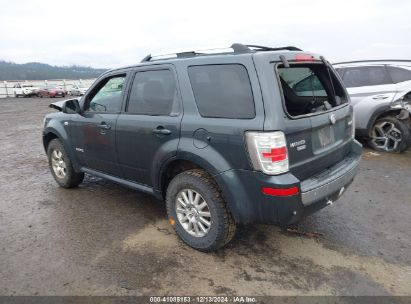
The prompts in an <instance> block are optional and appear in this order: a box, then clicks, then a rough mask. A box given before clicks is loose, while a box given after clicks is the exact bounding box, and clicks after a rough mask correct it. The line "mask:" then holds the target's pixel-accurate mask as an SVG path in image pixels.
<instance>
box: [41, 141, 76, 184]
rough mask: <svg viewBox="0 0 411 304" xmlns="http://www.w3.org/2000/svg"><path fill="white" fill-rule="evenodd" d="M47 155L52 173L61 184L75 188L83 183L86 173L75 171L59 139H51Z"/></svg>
mask: <svg viewBox="0 0 411 304" xmlns="http://www.w3.org/2000/svg"><path fill="white" fill-rule="evenodd" d="M47 157H48V161H49V168H50V171H51V174H52V175H53V177H54V179H55V181H56V182H57V184H59V186H61V187H63V188H73V187H77V186H78V185H79V184H81V182H82V181H83V179H84V173H77V172H76V171H74V168H73V166H72V164H71V160H70V158H69V156H68V154H67V153H66V150H65V149H64V146H63V144H62V143H61V141H60V140H59V139H53V140H52V141H50V143H49V145H48V147H47ZM56 167H57V168H56Z"/></svg>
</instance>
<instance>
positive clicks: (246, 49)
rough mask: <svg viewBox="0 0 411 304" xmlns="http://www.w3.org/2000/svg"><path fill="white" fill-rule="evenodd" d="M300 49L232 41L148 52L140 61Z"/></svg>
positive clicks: (297, 49)
mask: <svg viewBox="0 0 411 304" xmlns="http://www.w3.org/2000/svg"><path fill="white" fill-rule="evenodd" d="M282 50H287V51H302V50H301V49H299V48H297V47H295V46H286V47H277V48H272V47H268V46H261V45H252V44H249V45H244V44H241V43H233V44H232V45H231V46H230V47H223V48H221V47H220V48H205V49H200V50H185V51H178V52H171V53H164V54H153V55H152V54H148V55H147V56H146V57H144V58H143V60H141V62H149V61H154V60H163V59H175V58H187V57H195V56H199V55H213V54H214V55H215V54H230V53H233V54H241V53H251V52H256V51H282Z"/></svg>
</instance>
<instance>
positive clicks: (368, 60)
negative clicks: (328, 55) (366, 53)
mask: <svg viewBox="0 0 411 304" xmlns="http://www.w3.org/2000/svg"><path fill="white" fill-rule="evenodd" d="M381 61H384V62H411V60H409V59H366V60H354V61H343V62H335V63H333V64H350V63H362V62H381Z"/></svg>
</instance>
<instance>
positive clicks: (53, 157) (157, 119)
mask: <svg viewBox="0 0 411 304" xmlns="http://www.w3.org/2000/svg"><path fill="white" fill-rule="evenodd" d="M210 52H211V54H209V53H210ZM305 75H313V77H314V81H318V83H319V84H320V85H321V87H318V88H317V89H316V91H318V93H316V94H315V95H314V96H305V95H304V94H300V93H299V92H298V91H296V90H295V89H293V88H292V87H291V86H290V84H292V83H294V82H295V80H296V79H302V78H303V77H304V76H305ZM177 79H178V81H177ZM50 106H51V107H52V108H54V109H57V110H59V111H61V112H59V113H51V114H48V115H47V116H46V117H45V120H44V130H43V144H44V148H45V150H46V153H47V156H48V160H49V165H50V171H51V174H52V175H53V177H54V179H55V180H56V182H57V183H58V184H59V185H60V186H61V187H65V188H71V187H75V186H77V185H79V184H80V183H81V182H82V180H83V178H84V173H88V174H91V175H95V176H99V177H102V178H105V179H108V180H111V181H115V182H118V183H120V184H122V185H125V186H128V187H130V188H133V189H137V190H140V191H143V192H146V193H149V194H152V195H154V196H155V197H157V198H159V199H162V200H165V201H166V205H167V213H168V218H169V222H170V224H171V225H172V226H173V227H174V229H175V231H176V233H177V234H178V235H179V236H180V237H181V239H182V240H183V241H184V242H186V243H187V244H188V245H190V246H192V247H193V248H196V249H198V250H202V251H210V250H215V249H217V248H220V247H221V246H224V245H225V244H227V243H228V242H229V241H230V240H231V239H232V238H233V236H234V234H235V231H236V226H237V225H238V224H247V223H265V224H280V225H282V226H286V225H288V224H290V223H295V222H297V221H298V220H300V219H301V218H302V217H304V216H306V215H308V214H310V213H312V212H314V211H316V210H319V209H321V208H323V207H325V206H327V205H330V204H331V203H332V202H333V201H335V200H337V199H338V198H339V197H340V196H341V195H342V193H343V192H344V190H345V189H346V188H347V187H348V186H349V185H350V183H351V182H352V180H353V179H354V176H355V175H356V172H357V169H358V165H359V161H360V155H361V150H362V149H361V145H360V144H359V143H358V142H357V141H356V140H355V139H354V121H353V109H352V106H351V105H350V103H349V97H348V94H347V92H346V90H345V88H344V86H343V85H342V83H341V82H340V80H339V77H338V76H337V74H336V72H335V70H334V69H333V67H332V66H331V65H330V64H329V63H328V62H327V61H326V60H325V59H324V58H323V57H320V56H319V55H316V54H309V53H306V52H303V51H302V50H300V49H298V48H295V47H281V48H270V47H261V46H245V45H242V44H233V45H232V46H231V48H230V49H229V50H227V49H226V50H220V53H218V50H212V51H208V52H207V51H206V50H202V51H191V52H184V53H176V54H171V55H161V56H151V55H149V56H147V57H146V58H145V59H143V61H142V62H141V63H140V64H137V65H135V66H131V67H126V68H120V69H115V70H111V71H108V72H106V73H104V74H103V75H102V76H100V77H99V78H98V79H97V80H96V82H95V83H94V84H93V85H92V86H91V87H90V89H89V90H88V91H87V93H86V94H85V95H84V96H83V97H82V98H81V99H69V100H66V101H60V102H56V103H53V104H51V105H50ZM183 109H184V110H183Z"/></svg>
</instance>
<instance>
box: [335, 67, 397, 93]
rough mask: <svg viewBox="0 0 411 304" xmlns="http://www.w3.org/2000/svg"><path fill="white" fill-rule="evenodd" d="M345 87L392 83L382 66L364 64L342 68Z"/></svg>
mask: <svg viewBox="0 0 411 304" xmlns="http://www.w3.org/2000/svg"><path fill="white" fill-rule="evenodd" d="M343 70H344V71H343V73H344V76H343V81H344V84H345V86H346V87H347V88H354V87H365V86H375V85H384V84H390V83H392V81H391V79H390V77H389V75H388V74H387V70H386V69H385V67H384V66H366V67H353V68H344V69H343Z"/></svg>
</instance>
